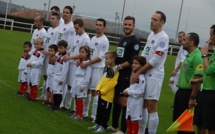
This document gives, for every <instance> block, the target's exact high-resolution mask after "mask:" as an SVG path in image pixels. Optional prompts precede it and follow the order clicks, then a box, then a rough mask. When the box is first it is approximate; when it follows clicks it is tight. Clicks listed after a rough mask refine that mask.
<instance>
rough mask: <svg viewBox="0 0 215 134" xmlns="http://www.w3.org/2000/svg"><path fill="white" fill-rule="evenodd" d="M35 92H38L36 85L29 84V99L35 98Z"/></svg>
mask: <svg viewBox="0 0 215 134" xmlns="http://www.w3.org/2000/svg"><path fill="white" fill-rule="evenodd" d="M37 92H38V89H37V85H34V86H31V90H30V95H29V98H30V99H31V100H36V98H37Z"/></svg>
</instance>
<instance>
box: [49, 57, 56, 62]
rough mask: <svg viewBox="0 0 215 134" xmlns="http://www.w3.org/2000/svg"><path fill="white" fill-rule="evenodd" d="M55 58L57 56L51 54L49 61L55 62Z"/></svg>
mask: <svg viewBox="0 0 215 134" xmlns="http://www.w3.org/2000/svg"><path fill="white" fill-rule="evenodd" d="M56 60H57V56H53V57H51V58H50V59H49V62H50V63H55V61H56Z"/></svg>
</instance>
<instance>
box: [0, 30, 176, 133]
mask: <svg viewBox="0 0 215 134" xmlns="http://www.w3.org/2000/svg"><path fill="white" fill-rule="evenodd" d="M0 37H1V41H0V51H1V52H0V59H1V62H0V86H1V87H0V89H1V90H0V91H1V97H0V133H1V134H12V133H17V134H59V133H70V134H91V133H92V134H93V133H94V132H93V131H91V130H88V129H87V127H89V126H92V125H93V124H92V123H89V122H87V121H85V120H83V121H74V120H72V119H70V118H69V116H70V114H69V112H68V111H56V112H52V111H51V110H50V108H48V107H46V106H43V105H42V104H41V101H37V102H32V101H28V100H27V99H26V97H24V96H19V95H17V91H18V89H19V83H18V81H17V77H18V69H17V68H18V63H19V60H20V57H21V54H22V45H23V42H24V41H29V40H30V39H31V34H30V33H24V32H17V31H8V30H2V29H0ZM115 48H116V47H114V46H111V47H110V49H115ZM174 63H175V57H174V56H168V57H167V60H166V64H165V79H164V82H163V87H162V92H161V97H160V101H159V103H158V111H159V127H158V132H157V134H164V133H166V129H167V128H168V127H169V126H170V125H171V123H172V110H171V109H170V106H172V105H173V99H174V95H173V93H172V91H171V90H170V88H169V86H168V80H169V78H170V73H171V71H172V69H173V68H174ZM109 124H110V123H109ZM110 133H111V132H106V134H110Z"/></svg>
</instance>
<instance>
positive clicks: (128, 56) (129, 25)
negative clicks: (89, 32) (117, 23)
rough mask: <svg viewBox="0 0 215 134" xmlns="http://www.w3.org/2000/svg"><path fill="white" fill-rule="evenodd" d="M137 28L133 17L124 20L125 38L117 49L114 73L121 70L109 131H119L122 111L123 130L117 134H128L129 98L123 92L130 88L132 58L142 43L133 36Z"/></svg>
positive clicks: (137, 52)
mask: <svg viewBox="0 0 215 134" xmlns="http://www.w3.org/2000/svg"><path fill="white" fill-rule="evenodd" d="M134 28H135V18H134V17H132V16H127V17H125V19H124V23H123V30H124V36H123V37H122V38H121V39H120V42H119V44H118V47H117V60H116V64H117V65H116V66H115V67H114V68H113V71H114V72H116V70H119V78H118V82H117V85H116V87H115V95H114V96H115V98H114V107H113V113H112V126H109V127H108V128H107V129H108V130H113V131H117V129H118V124H119V117H120V114H121V110H122V115H121V116H122V117H121V129H120V130H118V131H117V132H116V133H115V134H125V133H126V129H127V127H126V120H125V116H126V105H127V98H128V96H126V95H124V94H123V90H125V89H126V88H128V87H129V86H130V82H129V81H130V76H131V72H132V70H131V64H132V58H133V57H134V56H135V55H138V54H139V51H140V42H139V40H138V39H137V37H136V36H135V35H134V34H133V29H134Z"/></svg>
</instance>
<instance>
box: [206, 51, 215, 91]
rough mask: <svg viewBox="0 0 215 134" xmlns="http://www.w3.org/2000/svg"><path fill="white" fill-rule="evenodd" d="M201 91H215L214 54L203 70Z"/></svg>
mask: <svg viewBox="0 0 215 134" xmlns="http://www.w3.org/2000/svg"><path fill="white" fill-rule="evenodd" d="M203 90H215V53H213V55H212V56H211V57H210V58H209V66H208V67H207V69H206V70H205V75H204V80H203Z"/></svg>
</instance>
